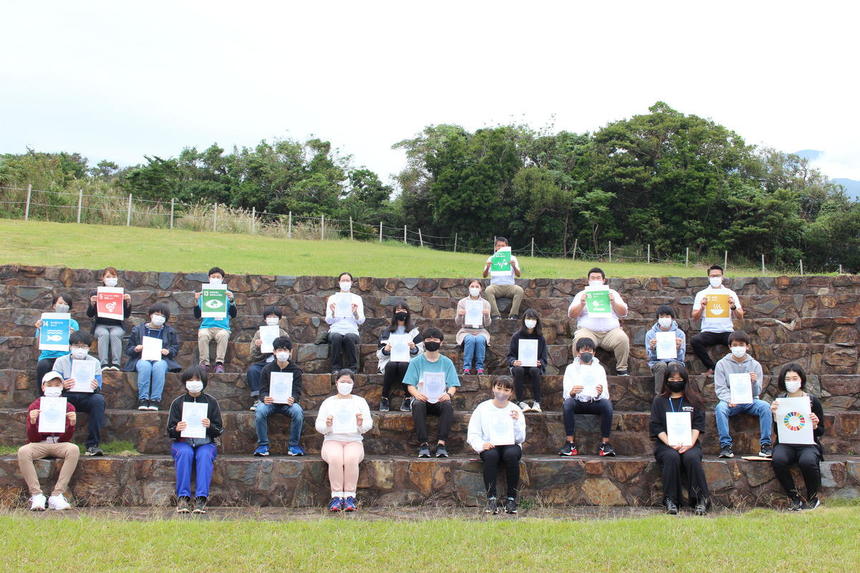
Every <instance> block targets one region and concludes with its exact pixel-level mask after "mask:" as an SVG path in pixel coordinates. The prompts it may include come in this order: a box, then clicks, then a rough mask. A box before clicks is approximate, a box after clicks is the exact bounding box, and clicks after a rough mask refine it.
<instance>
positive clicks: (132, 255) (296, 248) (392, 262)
mask: <svg viewBox="0 0 860 573" xmlns="http://www.w3.org/2000/svg"><path fill="white" fill-rule="evenodd" d="M0 236H2V237H3V241H2V243H0V264H9V263H17V264H26V265H53V266H58V265H62V266H68V267H73V268H101V267H104V266H106V265H111V266H115V267H117V268H120V269H127V270H137V271H174V272H199V271H204V272H205V271H206V270H208V269H209V268H210V267H212V266H215V265H218V266H220V267H223V268H224V269H225V270H226V271H227V272H228V273H242V274H266V275H335V274H337V273H341V272H344V271H349V272H351V273H353V274H354V275H356V276H376V277H464V278H465V277H475V276H477V275H479V274H480V272H481V270H483V264H484V261H485V260H486V257H487V256H488V255H489V252H488V253H487V254H484V255H479V254H467V253H448V252H443V251H435V250H432V249H429V248H419V247H412V246H405V245H400V244H398V243H395V242H388V243H383V244H379V243H375V242H361V241H348V240H338V241H306V240H298V239H292V240H288V239H275V238H271V237H262V236H255V235H240V234H228V233H208V232H194V231H180V230H165V229H150V228H141V227H111V226H104V225H78V224H75V223H44V222H35V221H30V222H24V221H16V220H0ZM520 263H521V264H522V266H523V270H524V272H523V276H524V277H525V278H561V277H582V276H584V275H585V273H586V272H587V271H588V269H589V268H591V267H592V266H595V264H596V263H594V262H592V261H571V260H569V259H568V260H565V259H547V258H538V257H535V258H532V257H528V256H525V257H523V256H521V257H520ZM597 264H598V265H599V266H600V267H602V268H603V269H604V270H605V271H606V273H607V274H608V275H609V276H612V277H646V276H647V277H652V276H702V275H704V274H705V268H704V267H695V266H693V265H691V266H690V267H684V265H672V264H650V265H649V264H645V263H612V264H610V263H597ZM728 274H731V275H733V276H757V275H760V274H761V270H760V269H758V270H755V269H737V268H730V269H729V271H728ZM774 274H777V273H774Z"/></svg>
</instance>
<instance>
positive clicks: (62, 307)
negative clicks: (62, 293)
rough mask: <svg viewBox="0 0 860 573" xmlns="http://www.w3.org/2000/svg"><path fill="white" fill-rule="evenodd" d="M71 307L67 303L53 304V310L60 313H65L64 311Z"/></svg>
mask: <svg viewBox="0 0 860 573" xmlns="http://www.w3.org/2000/svg"><path fill="white" fill-rule="evenodd" d="M71 308H72V307H70V306H69V305H67V304H55V305H54V312H59V313H60V314H65V313H67V312H69V310H70V309H71Z"/></svg>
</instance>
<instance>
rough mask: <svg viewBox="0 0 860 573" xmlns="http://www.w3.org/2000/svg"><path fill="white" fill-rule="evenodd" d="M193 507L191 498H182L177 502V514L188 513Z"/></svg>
mask: <svg viewBox="0 0 860 573" xmlns="http://www.w3.org/2000/svg"><path fill="white" fill-rule="evenodd" d="M190 506H191V498H190V497H186V496H184V495H183V496H182V497H180V498H179V499H177V500H176V513H188V512H189V511H191V510H190V509H189V507H190Z"/></svg>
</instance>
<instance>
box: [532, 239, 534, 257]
mask: <svg viewBox="0 0 860 573" xmlns="http://www.w3.org/2000/svg"><path fill="white" fill-rule="evenodd" d="M532 258H535V238H534V237H532Z"/></svg>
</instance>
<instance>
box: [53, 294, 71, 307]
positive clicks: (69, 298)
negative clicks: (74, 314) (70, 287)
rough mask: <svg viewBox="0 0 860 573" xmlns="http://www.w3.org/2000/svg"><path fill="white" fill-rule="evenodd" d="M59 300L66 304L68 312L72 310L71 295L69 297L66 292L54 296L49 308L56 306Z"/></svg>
mask: <svg viewBox="0 0 860 573" xmlns="http://www.w3.org/2000/svg"><path fill="white" fill-rule="evenodd" d="M60 299H63V300H64V301H65V302H66V304H67V305H69V310H72V302H73V299H72V295H70V294H69V293H67V292H61V293H60V294H58V295H56V296H55V297H54V298H53V299H51V306H54V305H55V304H57V301H58V300H60Z"/></svg>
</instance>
